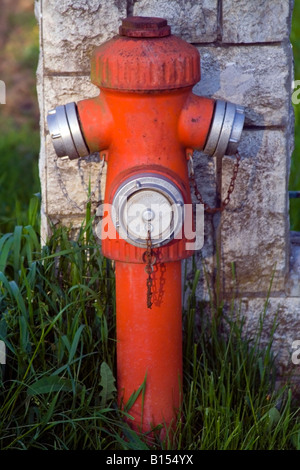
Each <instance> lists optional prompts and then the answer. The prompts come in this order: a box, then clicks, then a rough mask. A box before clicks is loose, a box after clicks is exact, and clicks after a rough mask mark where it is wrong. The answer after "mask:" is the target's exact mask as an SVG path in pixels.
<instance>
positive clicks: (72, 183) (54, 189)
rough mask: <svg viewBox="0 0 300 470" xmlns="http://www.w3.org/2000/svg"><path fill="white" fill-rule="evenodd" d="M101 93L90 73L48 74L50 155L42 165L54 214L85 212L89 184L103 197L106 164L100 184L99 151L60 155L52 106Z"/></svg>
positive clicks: (48, 208)
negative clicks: (80, 155) (52, 126)
mask: <svg viewBox="0 0 300 470" xmlns="http://www.w3.org/2000/svg"><path fill="white" fill-rule="evenodd" d="M98 94H99V89H98V88H97V87H95V86H94V85H92V84H91V82H90V80H89V77H82V76H81V77H55V76H53V77H44V113H45V116H44V124H45V132H46V137H45V138H46V146H45V153H46V159H45V161H44V166H45V168H44V169H42V168H41V167H40V173H41V174H42V173H43V172H44V173H45V175H46V176H45V177H46V181H47V188H46V195H44V199H45V202H44V205H45V211H46V213H47V214H48V215H50V216H52V215H57V216H58V215H60V216H71V215H72V216H74V215H76V214H77V215H82V216H84V213H85V207H86V202H87V199H88V191H89V190H88V186H89V184H90V188H91V191H94V192H95V197H93V198H92V199H95V201H96V200H100V199H102V198H103V194H104V191H105V175H106V167H105V168H104V170H103V173H102V177H101V186H100V187H98V184H97V178H98V176H99V172H100V167H101V165H100V161H99V155H94V156H92V157H86V158H82V159H80V161H78V160H69V159H66V160H65V159H57V158H56V154H55V151H54V148H53V145H52V142H51V141H50V136H49V133H48V129H47V123H46V115H47V112H48V111H49V110H50V109H52V108H54V107H56V106H58V105H60V104H66V103H68V102H71V101H75V102H76V101H78V100H82V99H85V98H91V97H93V96H97V95H98ZM95 204H96V202H95ZM95 204H94V205H95Z"/></svg>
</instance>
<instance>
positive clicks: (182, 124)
mask: <svg viewBox="0 0 300 470" xmlns="http://www.w3.org/2000/svg"><path fill="white" fill-rule="evenodd" d="M214 107H215V100H214V99H211V98H205V97H202V96H198V95H195V94H194V93H190V94H189V95H188V98H187V100H186V102H185V104H184V107H183V109H182V111H181V114H180V117H179V121H178V134H179V138H180V141H181V142H182V144H183V145H184V147H186V148H193V149H195V150H203V148H204V146H205V142H206V140H207V136H208V134H209V131H210V128H211V124H212V121H213V115H214Z"/></svg>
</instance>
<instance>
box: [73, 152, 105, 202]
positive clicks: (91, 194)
mask: <svg viewBox="0 0 300 470" xmlns="http://www.w3.org/2000/svg"><path fill="white" fill-rule="evenodd" d="M104 165H105V159H104V156H103V158H102V160H100V170H99V172H98V176H97V179H96V183H95V187H94V190H93V191H92V192H91V193H90V195H89V197H88V199H87V201H86V203H85V204H87V203H89V202H92V200H93V197H94V196H95V193H96V190H97V188H99V186H100V182H101V178H102V174H103V168H104ZM78 171H79V175H80V180H81V185H82V187H83V188H84V190H85V191H86V192H87V193H88V192H89V190H90V188H89V187H88V185H87V184H86V182H85V180H84V172H83V170H82V168H81V158H78Z"/></svg>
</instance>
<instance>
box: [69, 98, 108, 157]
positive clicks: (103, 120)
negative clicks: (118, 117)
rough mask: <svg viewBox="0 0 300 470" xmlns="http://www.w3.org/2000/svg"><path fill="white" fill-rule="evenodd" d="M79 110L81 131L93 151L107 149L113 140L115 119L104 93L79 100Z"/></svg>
mask: <svg viewBox="0 0 300 470" xmlns="http://www.w3.org/2000/svg"><path fill="white" fill-rule="evenodd" d="M77 110H78V119H79V122H80V128H81V132H82V135H83V136H84V139H85V141H86V143H87V145H88V147H89V149H90V151H91V153H92V152H99V151H100V150H104V149H107V148H108V147H109V145H110V143H111V140H112V134H113V128H114V125H113V124H114V121H113V117H112V113H111V110H110V108H109V106H108V105H107V103H106V100H105V97H104V93H102V92H101V93H100V95H98V96H96V97H95V98H89V99H85V100H81V101H78V103H77Z"/></svg>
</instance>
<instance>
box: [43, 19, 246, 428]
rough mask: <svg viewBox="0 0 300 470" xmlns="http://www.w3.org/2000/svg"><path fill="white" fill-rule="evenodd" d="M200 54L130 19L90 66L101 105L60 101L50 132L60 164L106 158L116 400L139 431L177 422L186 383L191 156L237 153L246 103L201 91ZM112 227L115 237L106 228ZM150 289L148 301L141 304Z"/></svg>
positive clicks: (156, 22) (162, 24)
mask: <svg viewBox="0 0 300 470" xmlns="http://www.w3.org/2000/svg"><path fill="white" fill-rule="evenodd" d="M199 80H200V55H199V52H198V50H197V49H196V47H194V46H192V45H191V44H188V43H187V42H185V41H183V40H182V39H180V38H179V37H177V36H174V35H172V34H171V30H170V26H168V24H167V21H166V20H165V19H163V18H148V17H134V16H133V17H128V18H126V19H124V20H123V21H122V25H121V26H120V30H119V35H116V36H115V37H113V38H112V39H111V40H109V41H107V42H105V43H104V44H102V45H100V46H99V47H97V48H96V49H95V50H94V52H93V55H92V59H91V81H92V83H93V84H94V85H96V86H97V87H99V89H100V91H101V92H100V94H99V95H98V96H97V97H96V98H92V99H84V100H82V101H79V102H77V103H69V104H66V105H62V106H57V107H56V108H55V109H53V110H52V111H49V113H48V118H47V119H48V127H49V131H50V135H51V139H52V142H53V145H54V148H55V151H56V153H57V155H58V157H63V156H68V157H69V158H70V159H75V158H80V157H84V156H86V155H88V154H90V153H93V152H99V151H101V155H103V152H104V154H105V158H106V160H107V178H106V190H105V197H104V206H105V207H107V212H106V214H105V222H106V223H105V224H104V223H103V224H102V236H101V238H102V242H101V243H102V253H103V255H104V256H106V257H107V258H110V259H112V260H115V274H116V322H117V386H118V400H119V404H120V406H123V405H124V404H125V403H126V402H127V401H128V399H129V397H130V396H131V395H132V393H133V392H134V391H137V390H138V389H139V387H141V385H142V384H144V383H145V384H146V385H145V393H144V397H143V409H142V396H141V395H142V394H140V396H139V397H138V398H137V400H136V401H135V403H134V405H133V406H132V408H131V409H130V414H131V415H132V416H133V418H134V420H133V421H132V423H133V424H132V426H133V427H134V429H136V430H140V431H143V432H144V431H150V430H151V429H153V427H155V426H157V425H160V424H162V425H163V426H164V428H165V432H167V430H169V429H170V428H172V426H173V425H174V424H175V423H176V419H177V415H178V410H179V408H180V403H181V397H182V393H181V386H182V318H181V315H182V301H181V297H182V294H181V260H182V259H185V258H187V257H189V256H191V255H192V254H193V252H192V251H191V250H189V249H187V241H190V240H187V237H186V235H185V230H184V228H185V225H186V223H187V217H186V211H185V208H186V207H188V206H190V205H191V204H192V199H191V191H190V184H189V174H188V159H190V158H191V156H192V153H193V150H201V151H202V152H204V153H206V154H207V155H210V156H211V157H217V158H218V157H220V156H221V157H222V156H223V155H224V154H226V155H234V154H235V153H236V151H237V145H238V142H239V139H240V136H241V133H242V129H243V125H244V108H243V107H242V106H239V105H235V104H232V103H229V102H226V101H222V100H214V99H211V98H206V97H202V96H197V95H195V94H194V93H193V92H192V88H193V86H194V85H195V84H196V83H197V82H199ZM108 226H113V227H114V228H115V232H114V233H115V236H110V235H109V233H108V232H107V227H108ZM146 294H147V302H146Z"/></svg>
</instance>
